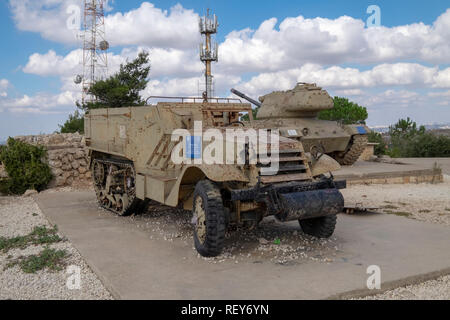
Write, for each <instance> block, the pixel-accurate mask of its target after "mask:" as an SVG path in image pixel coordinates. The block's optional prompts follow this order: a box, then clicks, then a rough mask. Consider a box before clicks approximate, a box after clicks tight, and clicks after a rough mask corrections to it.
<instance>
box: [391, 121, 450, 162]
mask: <svg viewBox="0 0 450 320" xmlns="http://www.w3.org/2000/svg"><path fill="white" fill-rule="evenodd" d="M389 134H390V136H391V143H390V146H389V147H390V148H389V155H390V156H391V157H393V158H397V157H403V158H421V157H428V158H434V157H449V156H450V138H449V137H446V136H437V135H434V134H432V133H430V132H426V131H425V127H423V126H420V127H419V128H417V124H416V123H415V122H414V121H412V120H411V119H409V118H407V119H406V120H404V119H400V120H399V121H398V122H397V123H396V124H395V125H394V126H391V127H390V128H389Z"/></svg>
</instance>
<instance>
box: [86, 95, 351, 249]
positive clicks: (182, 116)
mask: <svg viewBox="0 0 450 320" xmlns="http://www.w3.org/2000/svg"><path fill="white" fill-rule="evenodd" d="M189 99H192V100H189ZM246 112H249V113H250V114H251V105H250V104H248V103H242V101H241V100H238V99H234V100H233V99H224V100H220V99H215V100H214V101H213V99H208V100H206V101H197V100H196V99H194V98H188V99H183V100H182V101H181V102H158V103H157V104H154V105H147V106H142V107H127V108H106V109H93V110H90V111H89V112H87V113H86V115H85V134H86V144H87V146H88V148H89V154H90V168H91V170H92V177H93V181H94V188H95V192H96V195H97V199H98V202H99V204H100V205H101V206H102V207H103V208H105V209H108V210H110V211H112V212H114V213H116V214H118V215H120V216H124V215H129V214H132V213H139V212H142V211H144V210H146V207H147V206H148V204H149V202H150V201H157V202H159V203H161V204H164V205H167V206H171V207H178V208H184V209H186V210H189V211H190V212H192V213H191V214H192V224H193V226H194V243H195V247H196V249H197V251H198V252H199V253H200V254H201V255H203V256H216V255H218V254H220V253H221V250H222V248H223V246H224V238H225V232H226V230H231V229H238V228H237V227H242V228H245V227H255V226H256V225H257V224H258V223H259V222H260V221H261V220H262V219H263V218H264V217H266V216H269V215H273V216H275V217H276V219H278V220H279V221H291V220H298V221H299V223H300V225H301V228H302V229H303V231H304V232H305V233H307V234H310V235H313V236H316V237H330V236H331V235H332V233H333V232H334V228H335V224H336V215H337V214H338V213H340V212H341V211H342V210H343V206H344V199H343V196H342V194H341V193H340V191H339V189H342V188H345V181H335V180H334V179H333V176H332V175H331V174H329V172H331V171H333V170H336V169H339V167H340V166H339V164H338V163H337V162H336V161H335V160H333V159H332V158H331V157H328V156H326V155H324V154H320V155H317V154H315V155H311V154H309V153H306V152H305V150H304V146H303V143H302V142H301V141H299V140H298V139H296V137H294V138H293V139H292V138H287V137H283V136H280V135H277V130H276V128H275V127H272V126H268V127H266V128H263V127H262V126H261V125H259V126H256V125H255V121H254V120H253V119H252V117H251V116H250V121H248V122H245V123H244V122H241V121H239V119H240V117H241V116H242V114H243V113H246ZM268 125H269V122H268ZM257 127H258V129H267V130H266V131H263V132H264V134H267V136H266V140H267V141H268V143H267V144H266V146H265V147H261V146H262V144H259V143H258V147H256V145H255V144H254V143H253V142H252V141H254V140H251V139H252V138H251V137H250V134H249V132H258V133H259V132H260V131H257V130H256V128H257ZM252 130H253V131H252ZM211 136H214V138H211ZM277 137H278V138H277ZM262 140H264V139H262ZM213 144H214V146H215V150H214V151H213V152H212V151H211V149H212V147H211V146H212V145H213ZM213 149H214V148H213ZM208 152H209V154H211V155H213V156H214V157H215V160H214V161H213V162H211V161H208V159H207V157H206V156H205V155H206V154H208ZM180 159H182V160H183V161H181V162H180ZM221 160H223V161H221ZM241 160H242V161H241ZM271 168H272V169H273V168H276V169H275V170H272V169H271ZM186 214H190V213H189V212H188V211H187V213H186Z"/></svg>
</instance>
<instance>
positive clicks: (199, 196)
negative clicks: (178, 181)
mask: <svg viewBox="0 0 450 320" xmlns="http://www.w3.org/2000/svg"><path fill="white" fill-rule="evenodd" d="M192 212H193V219H192V222H193V224H194V244H195V248H196V249H197V252H198V253H200V255H202V256H203V257H215V256H218V255H219V254H220V253H221V252H222V249H223V244H224V241H225V229H226V228H225V225H226V219H225V209H224V206H223V201H222V195H221V193H220V189H219V188H218V187H217V186H216V185H215V184H214V183H213V182H211V181H209V180H202V181H200V182H198V183H197V185H196V187H195V191H194V201H193V210H192Z"/></svg>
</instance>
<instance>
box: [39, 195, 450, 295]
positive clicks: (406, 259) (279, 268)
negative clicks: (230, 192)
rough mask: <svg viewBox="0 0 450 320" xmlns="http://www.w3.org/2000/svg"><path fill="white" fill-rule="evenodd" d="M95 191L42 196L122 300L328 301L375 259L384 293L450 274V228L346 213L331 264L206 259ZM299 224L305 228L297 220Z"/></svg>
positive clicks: (349, 290) (353, 291) (354, 287)
mask: <svg viewBox="0 0 450 320" xmlns="http://www.w3.org/2000/svg"><path fill="white" fill-rule="evenodd" d="M94 197H95V196H94V193H93V192H89V191H88V192H61V193H47V194H45V193H43V194H39V195H37V196H36V197H35V199H36V201H37V203H38V205H39V207H40V208H41V210H42V211H43V213H44V214H45V215H46V216H47V217H48V219H49V220H50V221H51V222H52V223H54V224H57V225H58V227H59V230H60V231H61V232H62V233H63V234H64V235H65V236H66V237H68V238H69V240H70V241H71V242H72V244H73V245H74V246H75V247H76V248H77V249H78V250H79V252H80V253H81V255H82V256H83V257H84V258H85V259H86V261H87V262H88V264H89V265H90V266H91V268H92V269H93V270H94V272H96V273H97V274H98V275H99V277H100V279H101V280H102V281H103V283H104V284H105V285H106V287H107V288H108V289H109V290H110V291H111V292H112V293H113V295H115V296H116V297H117V298H120V299H325V298H330V297H334V298H342V297H346V296H349V295H350V296H355V295H361V294H368V293H379V292H380V291H377V292H374V291H369V290H368V289H367V288H366V280H367V277H368V275H367V274H366V270H367V267H368V266H369V265H378V266H379V267H380V268H381V280H382V291H384V290H388V289H392V288H394V287H397V286H400V285H404V284H407V283H414V282H418V281H423V280H426V279H429V278H434V277H436V276H439V275H441V274H447V273H450V250H448V248H449V245H450V229H449V228H448V227H445V226H440V225H435V224H428V223H424V222H418V221H414V220H411V219H407V218H403V217H398V216H393V215H384V214H367V215H364V216H347V215H340V216H339V218H338V225H337V229H336V232H335V236H336V237H337V241H338V242H339V243H340V246H341V247H342V249H341V250H340V252H339V254H338V255H337V256H336V257H335V259H334V260H335V261H334V262H331V263H324V262H315V261H310V260H308V261H306V262H302V263H301V264H293V265H279V264H274V263H273V262H270V261H258V263H252V262H251V261H249V262H244V263H239V264H235V263H234V262H233V261H225V262H223V263H220V264H212V263H208V262H206V261H204V260H202V259H198V258H197V257H196V256H195V254H194V253H193V251H192V249H191V247H192V244H191V243H189V244H188V245H186V244H185V243H183V242H182V241H173V242H168V241H160V240H152V239H150V235H149V233H148V232H145V231H143V230H140V229H139V228H137V227H136V225H134V224H133V223H127V221H128V220H127V218H119V217H115V216H113V215H112V214H111V215H109V214H104V213H102V214H101V211H100V210H99V209H98V208H97V205H96V201H95V199H94ZM293 225H296V226H298V224H297V223H296V222H295V223H293Z"/></svg>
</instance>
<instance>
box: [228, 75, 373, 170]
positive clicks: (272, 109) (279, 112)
mask: <svg viewBox="0 0 450 320" xmlns="http://www.w3.org/2000/svg"><path fill="white" fill-rule="evenodd" d="M232 93H234V94H236V95H238V96H240V97H241V98H243V99H246V100H248V101H250V102H251V103H253V104H254V105H256V106H257V107H259V110H258V114H257V118H258V122H259V124H260V125H261V126H262V127H264V126H276V127H278V128H279V129H280V132H281V134H282V135H283V136H285V137H288V138H293V139H297V140H299V141H301V142H302V144H303V146H304V148H305V150H306V151H307V152H310V153H317V152H319V153H324V154H327V155H329V156H331V157H333V158H334V159H335V160H336V161H338V162H339V163H340V164H341V165H352V164H353V163H355V162H356V161H357V160H358V158H359V157H360V155H361V154H362V152H363V151H364V149H365V147H366V145H367V142H368V138H367V134H368V133H369V132H370V129H369V128H368V127H367V126H366V125H363V124H358V125H343V124H340V123H338V122H336V121H327V120H319V119H318V118H317V116H318V113H319V112H320V111H323V110H329V109H332V108H333V107H334V103H333V99H332V98H331V97H330V95H329V94H328V92H327V91H326V90H323V89H322V88H321V87H318V86H317V85H316V84H311V83H298V84H297V85H296V86H295V88H294V89H292V90H287V91H275V92H272V93H270V94H267V95H265V96H262V97H260V98H259V101H260V102H258V101H256V100H253V99H251V98H249V97H248V96H246V95H245V94H243V93H241V92H239V91H237V90H235V89H232Z"/></svg>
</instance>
